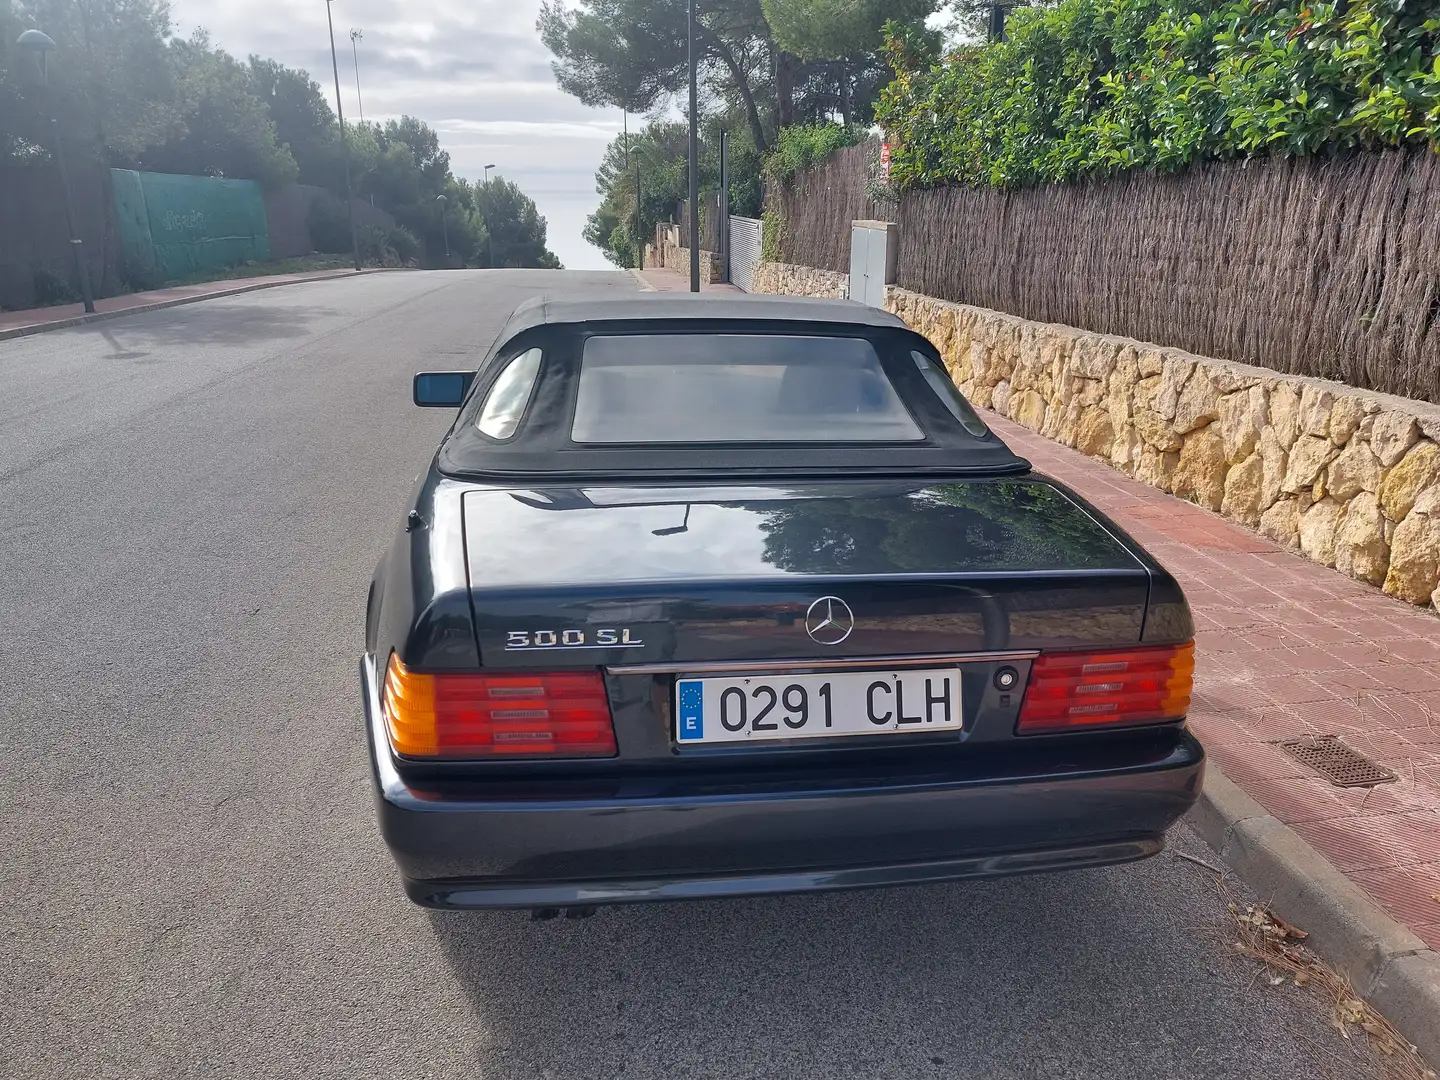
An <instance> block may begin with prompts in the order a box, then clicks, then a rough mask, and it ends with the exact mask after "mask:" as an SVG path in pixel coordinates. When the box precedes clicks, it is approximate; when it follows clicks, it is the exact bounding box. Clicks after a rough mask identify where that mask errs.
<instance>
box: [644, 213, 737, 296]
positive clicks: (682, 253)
mask: <svg viewBox="0 0 1440 1080" xmlns="http://www.w3.org/2000/svg"><path fill="white" fill-rule="evenodd" d="M655 231H656V235H657V238H658V240H659V241H660V243H659V247H658V249H657V248H655V247H652V246H651V245H649V244H647V245H646V246H645V265H646V266H663V267H665V268H666V269H668V270H679V271H680V272H681V273H682V274H685V275H686V276H687V277H688V276H689V274H690V249H689V248H688V247H683V246H682V245H681V243H680V226H679V225H660V226H658V227H657V228H656V230H655ZM657 254H658V261H657V258H656V256H657ZM724 279H725V266H724V264H723V263H722V262H721V260H720V254H719V252H715V251H706V250H705V249H704V248H701V249H700V284H701V285H713V284H714V283H715V282H717V281H723V280H724Z"/></svg>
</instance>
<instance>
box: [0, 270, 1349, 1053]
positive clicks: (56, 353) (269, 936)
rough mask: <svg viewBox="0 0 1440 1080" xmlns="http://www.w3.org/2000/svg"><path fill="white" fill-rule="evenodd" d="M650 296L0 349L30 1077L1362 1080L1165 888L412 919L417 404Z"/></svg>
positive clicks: (19, 1029)
mask: <svg viewBox="0 0 1440 1080" xmlns="http://www.w3.org/2000/svg"><path fill="white" fill-rule="evenodd" d="M635 288H636V283H635V281H634V279H633V278H632V277H630V276H629V275H625V274H582V273H554V272H544V271H515V272H487V271H478V272H456V273H414V274H393V275H390V274H387V275H375V276H364V277H358V278H353V279H349V280H338V281H322V282H315V283H311V284H306V285H298V286H293V287H287V288H283V289H274V290H269V291H265V292H259V293H254V294H249V295H246V296H243V297H233V298H223V299H217V300H213V301H209V302H206V303H200V304H193V305H189V306H185V307H180V308H173V309H169V310H166V311H158V312H151V313H147V314H142V315H135V316H130V317H125V318H120V319H114V320H109V321H105V322H100V323H94V324H90V325H86V326H81V327H75V328H72V329H65V330H58V331H54V332H51V333H46V334H41V335H37V336H34V337H29V338H22V339H17V340H14V341H9V342H4V343H0V381H3V384H4V385H5V386H6V388H7V392H6V394H5V395H4V397H3V399H0V538H3V539H0V670H3V671H4V672H5V678H4V686H5V689H4V696H3V699H0V700H3V704H0V719H3V723H0V743H3V750H4V754H3V760H4V762H5V766H4V767H5V769H6V773H7V775H6V778H5V782H4V783H3V784H0V851H3V852H4V856H3V859H0V896H3V897H4V903H3V906H0V1062H3V1072H4V1074H5V1075H6V1076H7V1077H16V1078H31V1077H65V1078H66V1080H79V1078H83V1077H100V1076H106V1077H118V1076H123V1077H127V1078H128V1077H164V1078H166V1080H173V1078H176V1077H188V1076H207V1077H211V1076H219V1077H244V1078H245V1080H262V1078H270V1077H276V1078H280V1077H283V1078H291V1077H298V1076H305V1077H373V1076H376V1075H381V1074H384V1075H387V1076H393V1077H396V1078H405V1077H417V1078H418V1077H434V1078H448V1077H467V1078H468V1077H477V1076H484V1077H491V1078H509V1077H538V1076H544V1077H557V1078H565V1080H571V1078H588V1077H594V1078H597V1080H614V1078H615V1077H617V1076H619V1075H620V1074H621V1073H622V1072H623V1073H624V1074H625V1075H627V1076H631V1077H657V1078H660V1077H663V1078H673V1077H680V1076H694V1077H710V1076H724V1077H727V1078H733V1077H750V1076H756V1077H759V1076H764V1077H772V1076H773V1077H786V1078H790V1077H800V1076H817V1077H818V1076H824V1077H838V1078H846V1077H856V1078H859V1077H866V1078H874V1077H902V1076H903V1077H930V1076H933V1077H986V1078H1003V1077H1020V1076H1026V1077H1030V1076H1034V1077H1047V1078H1048V1077H1061V1076H1063V1077H1092V1076H1093V1077H1104V1078H1106V1080H1120V1078H1126V1077H1144V1078H1151V1077H1158V1076H1186V1077H1192V1078H1194V1077H1225V1078H1235V1077H1262V1076H1263V1077H1279V1076H1336V1077H1350V1076H1356V1075H1361V1074H1362V1072H1363V1070H1362V1068H1361V1065H1360V1063H1358V1062H1357V1061H1356V1059H1355V1058H1354V1056H1353V1055H1354V1051H1353V1049H1352V1044H1348V1043H1345V1042H1343V1041H1341V1040H1340V1039H1339V1038H1338V1036H1336V1035H1335V1033H1334V1032H1333V1031H1332V1030H1330V1029H1329V1027H1328V1026H1327V1024H1326V1019H1325V1016H1324V1014H1323V1009H1322V1003H1319V1002H1318V1001H1316V1000H1315V999H1314V998H1313V996H1311V995H1309V994H1308V992H1303V991H1299V990H1296V989H1294V988H1290V987H1285V988H1271V987H1269V986H1268V985H1267V984H1266V982H1265V980H1263V979H1257V978H1256V977H1255V973H1254V972H1253V970H1252V969H1251V968H1249V967H1247V966H1245V964H1244V962H1242V961H1240V960H1238V959H1236V958H1234V957H1233V955H1232V954H1231V953H1230V951H1229V950H1228V942H1227V938H1226V935H1225V933H1224V930H1223V927H1224V925H1225V919H1226V916H1225V913H1224V907H1223V903H1222V901H1221V899H1220V896H1219V894H1218V892H1217V890H1216V889H1215V887H1214V884H1213V881H1212V880H1211V878H1210V875H1209V873H1208V871H1205V870H1204V869H1201V868H1199V867H1197V866H1195V865H1194V864H1192V863H1189V862H1184V861H1181V860H1179V859H1176V858H1174V857H1172V856H1170V855H1164V856H1161V857H1160V858H1158V859H1154V860H1151V861H1149V862H1147V863H1143V864H1140V865H1137V866H1132V867H1122V868H1115V869H1108V870H1099V871H1087V872H1083V873H1077V874H1071V875H1067V876H1052V877H1036V878H1028V879H1017V880H1010V881H1002V882H991V883H983V884H964V885H956V886H946V887H929V888H921V889H912V890H904V891H893V892H879V893H857V894H846V895H833V896H826V897H818V898H788V899H777V900H757V901H746V902H739V903H729V904H718V903H716V904H711V903H701V904H692V905H672V906H657V907H643V908H634V909H627V910H618V911H606V912H601V913H600V915H599V916H598V917H596V918H595V919H592V920H589V921H584V922H560V923H540V924H535V923H530V922H528V921H526V919H525V917H524V916H523V915H520V914H512V913H505V914H474V915H472V914H451V913H446V914H435V913H428V912H425V911H422V910H421V909H419V908H415V907H412V906H410V905H409V904H408V903H407V902H406V901H405V900H404V899H403V897H402V895H401V892H400V888H399V885H398V882H397V880H396V875H395V871H394V869H393V867H392V865H391V863H390V861H389V858H388V857H387V855H386V854H385V851H384V848H383V845H382V844H381V842H380V839H379V837H378V835H377V832H376V829H375V824H374V818H373V812H372V808H371V804H370V793H369V787H368V785H369V780H368V777H367V768H368V766H367V762H366V754H365V750H364V747H363V743H362V741H361V732H360V719H359V716H360V714H359V705H358V700H357V690H356V672H355V663H356V658H357V656H358V653H359V650H360V648H361V633H362V625H361V624H362V618H363V605H364V598H365V591H366V588H367V585H368V582H369V578H370V574H371V571H372V569H373V567H374V564H375V561H376V559H377V558H378V557H379V555H380V553H381V551H382V549H383V547H384V545H385V544H386V543H387V542H388V540H389V538H390V536H391V535H392V531H393V529H394V528H395V526H396V523H397V522H398V521H399V520H400V516H401V514H402V513H403V509H404V500H405V498H406V495H407V493H408V491H409V489H410V487H411V485H412V483H413V482H414V478H415V477H416V475H417V474H418V473H419V472H420V471H421V470H422V468H423V466H424V464H425V461H426V459H427V457H428V456H429V455H430V454H431V453H432V452H433V449H434V446H435V443H436V440H437V439H438V437H439V435H440V434H441V432H442V431H443V430H444V429H445V427H446V425H447V424H448V423H449V422H450V416H449V414H447V413H443V412H431V411H422V410H417V409H415V408H413V407H412V406H411V405H410V403H409V380H410V375H411V373H412V372H413V371H414V370H415V369H416V368H417V367H420V366H432V367H462V366H465V365H468V364H473V363H474V362H475V361H476V359H477V358H478V356H479V354H480V353H481V352H482V351H483V350H484V348H485V347H486V346H488V344H489V343H490V341H491V339H492V337H493V335H494V333H495V331H496V330H497V328H498V325H499V322H500V321H501V319H502V318H503V317H504V315H505V314H506V313H507V312H508V311H509V310H510V309H511V307H513V306H514V304H516V303H517V302H519V301H520V300H521V299H523V298H524V297H526V296H528V295H531V294H533V293H535V292H538V291H541V290H547V291H554V292H563V293H571V294H579V293H590V294H605V293H607V292H608V293H614V294H617V295H618V294H621V293H626V294H629V293H632V292H633V291H634V290H635ZM1176 842H1177V844H1178V845H1180V846H1181V847H1183V848H1188V849H1190V850H1192V851H1196V852H1199V853H1201V854H1202V856H1204V857H1207V858H1213V857H1214V856H1212V855H1208V854H1207V853H1206V850H1205V849H1204V848H1203V846H1201V845H1200V844H1199V841H1197V840H1196V839H1195V838H1194V837H1193V836H1191V835H1190V834H1188V833H1187V832H1184V831H1181V832H1180V833H1179V834H1178V835H1177V837H1176Z"/></svg>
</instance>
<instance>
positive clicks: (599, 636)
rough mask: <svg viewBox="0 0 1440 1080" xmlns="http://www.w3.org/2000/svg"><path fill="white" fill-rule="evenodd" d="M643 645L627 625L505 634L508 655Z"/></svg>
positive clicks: (514, 631) (636, 647) (508, 632)
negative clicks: (544, 650)
mask: <svg viewBox="0 0 1440 1080" xmlns="http://www.w3.org/2000/svg"><path fill="white" fill-rule="evenodd" d="M644 644H645V642H644V641H642V640H641V639H640V638H638V637H636V636H635V633H634V631H632V630H631V629H630V628H629V627H628V626H625V627H616V628H614V629H604V630H593V629H585V630H510V631H507V632H506V634H505V651H506V652H534V651H535V650H537V649H638V648H640V647H641V646H642V645H644Z"/></svg>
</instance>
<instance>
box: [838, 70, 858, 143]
mask: <svg viewBox="0 0 1440 1080" xmlns="http://www.w3.org/2000/svg"><path fill="white" fill-rule="evenodd" d="M839 66H840V122H841V123H842V124H844V125H845V126H846V127H847V128H848V127H850V126H851V125H853V124H854V123H855V105H854V102H853V101H852V99H851V95H850V65H849V63H848V62H846V61H844V60H841V61H840V65H839Z"/></svg>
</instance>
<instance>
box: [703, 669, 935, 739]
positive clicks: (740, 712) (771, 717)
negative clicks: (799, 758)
mask: <svg viewBox="0 0 1440 1080" xmlns="http://www.w3.org/2000/svg"><path fill="white" fill-rule="evenodd" d="M960 725H961V712H960V670H959V669H958V668H953V667H950V668H933V669H930V670H916V671H844V672H835V673H833V674H830V675H752V676H749V677H734V678H718V679H681V680H679V681H678V682H677V683H676V684H675V737H676V740H677V741H679V742H681V743H722V742H746V741H753V740H763V739H814V738H820V739H823V738H829V737H834V736H838V735H884V734H893V733H895V732H906V731H944V730H947V729H949V730H956V729H958V728H959V727H960Z"/></svg>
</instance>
